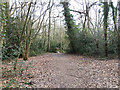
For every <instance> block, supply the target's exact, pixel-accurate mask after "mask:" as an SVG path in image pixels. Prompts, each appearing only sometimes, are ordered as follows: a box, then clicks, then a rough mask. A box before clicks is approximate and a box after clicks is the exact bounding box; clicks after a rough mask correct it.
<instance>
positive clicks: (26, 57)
mask: <svg viewBox="0 0 120 90" xmlns="http://www.w3.org/2000/svg"><path fill="white" fill-rule="evenodd" d="M30 46H31V42H30V43H29V44H28V42H27V43H26V49H25V53H24V57H23V60H28V57H29V50H30Z"/></svg>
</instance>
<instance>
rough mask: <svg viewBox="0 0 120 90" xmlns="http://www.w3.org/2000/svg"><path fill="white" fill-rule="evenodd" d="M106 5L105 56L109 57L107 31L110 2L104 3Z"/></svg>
mask: <svg viewBox="0 0 120 90" xmlns="http://www.w3.org/2000/svg"><path fill="white" fill-rule="evenodd" d="M103 3H104V41H105V44H104V48H105V56H106V57H108V44H107V29H108V23H107V20H108V12H109V6H108V2H103Z"/></svg>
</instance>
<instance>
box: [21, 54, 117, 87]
mask: <svg viewBox="0 0 120 90" xmlns="http://www.w3.org/2000/svg"><path fill="white" fill-rule="evenodd" d="M29 62H32V63H31V66H32V67H30V68H29V69H28V70H27V73H26V72H24V74H23V76H25V77H26V78H27V79H28V80H29V83H30V84H32V86H33V87H34V88H118V85H119V81H118V80H119V79H118V63H119V62H118V60H96V59H93V58H85V57H83V56H78V55H70V54H62V53H48V54H45V55H40V56H36V57H31V58H30V59H29V60H28V61H26V62H25V63H26V65H27V64H28V63H29ZM29 73H30V75H28V74H29ZM27 75H28V76H27ZM31 75H32V76H31ZM23 82H24V80H23Z"/></svg>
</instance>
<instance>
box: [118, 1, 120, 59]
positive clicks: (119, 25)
mask: <svg viewBox="0 0 120 90" xmlns="http://www.w3.org/2000/svg"><path fill="white" fill-rule="evenodd" d="M118 6H119V7H118V12H119V14H118V32H119V34H120V1H119V2H118ZM118 58H119V59H120V36H118Z"/></svg>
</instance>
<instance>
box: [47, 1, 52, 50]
mask: <svg viewBox="0 0 120 90" xmlns="http://www.w3.org/2000/svg"><path fill="white" fill-rule="evenodd" d="M49 3H50V2H49ZM49 7H50V6H49ZM51 10H52V8H50V9H49V27H48V50H47V51H48V52H49V51H50V31H51Z"/></svg>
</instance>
